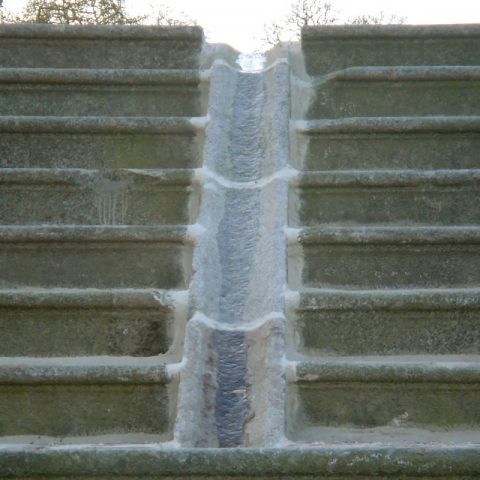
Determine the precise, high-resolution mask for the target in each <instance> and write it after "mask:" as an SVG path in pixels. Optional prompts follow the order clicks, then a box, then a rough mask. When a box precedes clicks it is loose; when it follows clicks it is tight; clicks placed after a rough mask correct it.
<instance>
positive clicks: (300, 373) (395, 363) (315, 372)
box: [290, 355, 480, 384]
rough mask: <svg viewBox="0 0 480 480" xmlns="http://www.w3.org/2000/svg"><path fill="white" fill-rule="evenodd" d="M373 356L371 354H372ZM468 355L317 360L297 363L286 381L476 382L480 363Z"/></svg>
mask: <svg viewBox="0 0 480 480" xmlns="http://www.w3.org/2000/svg"><path fill="white" fill-rule="evenodd" d="M372 358H373V357H372ZM478 358H479V357H476V360H477V361H475V359H474V358H472V357H469V358H468V359H465V360H464V361H462V359H461V357H460V359H456V360H455V361H448V360H446V359H445V358H443V356H439V357H435V356H431V357H428V358H427V357H421V356H418V357H417V356H415V355H412V356H405V357H401V358H393V359H388V358H387V359H386V358H385V357H377V358H376V359H375V360H373V359H370V360H367V359H365V358H362V357H357V358H355V359H342V360H338V359H317V360H315V361H304V362H297V363H296V364H295V365H296V368H295V376H294V378H291V379H290V381H293V382H296V383H308V384H312V383H313V384H314V383H325V382H327V383H330V382H348V383H359V382H369V383H394V384H398V383H403V384H407V383H442V384H455V383H461V384H469V383H471V384H478V383H479V382H480V364H479V362H478Z"/></svg>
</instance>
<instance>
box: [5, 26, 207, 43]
mask: <svg viewBox="0 0 480 480" xmlns="http://www.w3.org/2000/svg"><path fill="white" fill-rule="evenodd" d="M0 38H13V39H17V38H21V39H29V40H35V39H52V40H62V39H77V40H83V39H85V40H89V39H105V40H151V41H154V40H167V41H168V40H190V41H191V42H199V43H202V42H203V39H204V36H203V30H202V28H201V27H198V26H185V27H181V26H179V27H162V26H153V25H149V26H145V25H141V26H140V25H42V24H3V25H0Z"/></svg>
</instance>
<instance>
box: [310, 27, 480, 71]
mask: <svg viewBox="0 0 480 480" xmlns="http://www.w3.org/2000/svg"><path fill="white" fill-rule="evenodd" d="M479 47H480V27H479V26H478V25H429V26H425V25H355V26H352V25H349V26H344V25H341V26H340V25H329V26H317V27H304V28H303V30H302V51H303V54H304V56H305V65H306V69H307V72H308V74H309V75H319V74H325V73H328V72H332V71H335V70H341V69H344V68H347V67H355V66H361V65H371V66H373V65H381V66H386V65H480V48H479Z"/></svg>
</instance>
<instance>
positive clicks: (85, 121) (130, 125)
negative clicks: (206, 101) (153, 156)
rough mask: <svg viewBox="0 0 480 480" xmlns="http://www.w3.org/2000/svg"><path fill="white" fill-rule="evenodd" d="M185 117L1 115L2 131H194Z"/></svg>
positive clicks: (0, 127) (196, 124) (197, 124)
mask: <svg viewBox="0 0 480 480" xmlns="http://www.w3.org/2000/svg"><path fill="white" fill-rule="evenodd" d="M198 129H199V122H195V123H193V122H192V121H191V120H190V119H189V118H186V117H35V116H18V117H17V116H5V117H0V133H115V134H118V133H127V134H128V133H132V134H133V133H135V134H139V133H143V134H171V133H173V134H195V133H197V131H198Z"/></svg>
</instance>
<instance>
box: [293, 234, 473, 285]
mask: <svg viewBox="0 0 480 480" xmlns="http://www.w3.org/2000/svg"><path fill="white" fill-rule="evenodd" d="M479 242H480V237H479V230H478V229H477V228H475V227H471V228H468V227H465V228H462V227H458V228H457V227H451V228H440V227H438V228H434V227H432V228H421V227H418V228H414V227H411V228H402V227H399V228H393V227H392V228H380V227H378V228H371V229H368V230H367V229H362V228H361V227H360V228H348V227H344V228H342V227H338V228H337V227H331V228H318V229H315V228H310V229H304V230H303V231H302V233H301V235H300V244H301V246H302V248H300V247H299V246H298V244H296V243H295V241H294V240H293V241H292V243H291V245H290V247H289V284H290V285H291V287H292V288H301V286H302V284H303V285H304V286H305V287H318V288H329V287H335V288H354V289H369V288H372V289H382V288H453V287H455V288H468V287H476V286H478V284H479V283H480V249H479V248H478V246H479ZM302 249H303V252H302ZM302 254H303V258H302Z"/></svg>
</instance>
